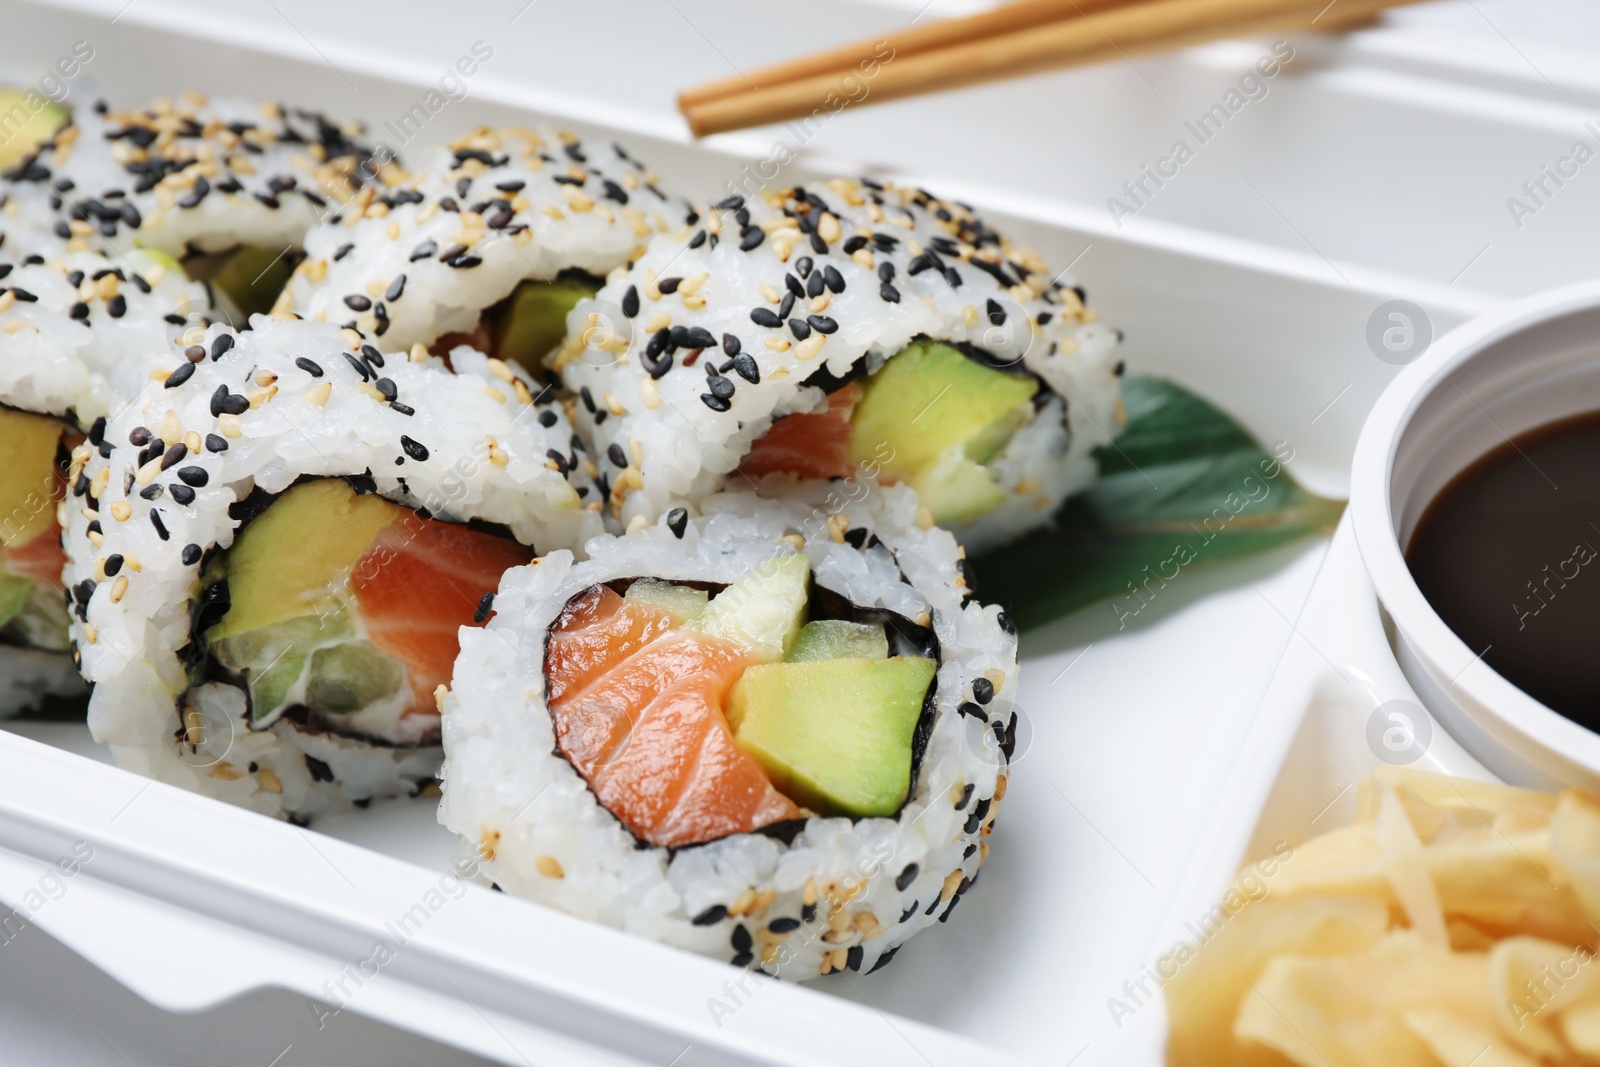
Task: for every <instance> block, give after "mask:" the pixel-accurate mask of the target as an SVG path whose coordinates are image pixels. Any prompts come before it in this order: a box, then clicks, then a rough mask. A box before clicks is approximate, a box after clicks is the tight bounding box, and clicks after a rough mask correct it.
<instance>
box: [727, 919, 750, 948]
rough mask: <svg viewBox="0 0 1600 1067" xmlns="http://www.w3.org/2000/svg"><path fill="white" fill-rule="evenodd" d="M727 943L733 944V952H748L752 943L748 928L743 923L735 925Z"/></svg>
mask: <svg viewBox="0 0 1600 1067" xmlns="http://www.w3.org/2000/svg"><path fill="white" fill-rule="evenodd" d="M728 943H729V944H731V945H732V946H733V950H734V951H735V952H749V951H750V946H751V945H752V944H753V942H752V941H751V939H750V931H749V929H747V928H746V927H745V925H744V924H743V923H740V924H739V925H737V926H735V927H734V928H733V934H732V935H731V936H730V937H729V938H728Z"/></svg>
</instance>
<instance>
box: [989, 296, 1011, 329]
mask: <svg viewBox="0 0 1600 1067" xmlns="http://www.w3.org/2000/svg"><path fill="white" fill-rule="evenodd" d="M984 309H985V310H986V311H988V312H989V325H991V326H1004V325H1005V324H1006V309H1005V308H1003V307H1001V306H1000V302H999V301H997V300H995V299H994V298H993V297H990V298H989V300H988V301H986V302H985V303H984Z"/></svg>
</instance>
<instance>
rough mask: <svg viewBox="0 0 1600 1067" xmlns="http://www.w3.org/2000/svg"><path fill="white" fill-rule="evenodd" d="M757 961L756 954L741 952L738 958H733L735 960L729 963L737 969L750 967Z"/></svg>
mask: <svg viewBox="0 0 1600 1067" xmlns="http://www.w3.org/2000/svg"><path fill="white" fill-rule="evenodd" d="M755 960H756V957H755V954H754V953H751V952H741V953H739V954H738V955H737V956H735V957H733V959H731V960H729V961H728V962H729V963H730V964H732V965H733V966H735V967H748V966H750V965H751V964H752V963H754V962H755Z"/></svg>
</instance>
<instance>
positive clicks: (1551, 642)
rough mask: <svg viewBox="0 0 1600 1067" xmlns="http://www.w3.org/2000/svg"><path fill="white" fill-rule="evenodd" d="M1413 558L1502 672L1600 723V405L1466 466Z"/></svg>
mask: <svg viewBox="0 0 1600 1067" xmlns="http://www.w3.org/2000/svg"><path fill="white" fill-rule="evenodd" d="M1406 563H1407V564H1408V565H1409V566H1410V568H1411V574H1412V576H1413V577H1414V578H1415V579H1416V581H1417V585H1418V586H1419V587H1420V588H1421V590H1422V595H1423V596H1425V597H1427V599H1428V603H1430V604H1431V605H1432V606H1433V609H1434V610H1435V611H1437V612H1438V613H1439V617H1440V618H1442V619H1443V620H1444V621H1445V624H1446V625H1448V626H1449V627H1450V629H1452V630H1454V631H1455V633H1456V635H1457V636H1458V637H1460V638H1461V640H1462V641H1464V642H1466V644H1467V645H1468V646H1469V647H1470V648H1471V649H1472V650H1473V651H1474V652H1477V653H1480V654H1481V655H1482V658H1483V660H1484V662H1486V663H1487V664H1488V665H1489V666H1490V667H1492V668H1493V669H1494V670H1495V671H1497V672H1498V673H1499V674H1500V675H1501V677H1503V678H1505V679H1506V680H1507V681H1509V682H1511V683H1512V684H1513V685H1515V686H1516V687H1517V688H1518V689H1521V690H1522V691H1523V692H1524V693H1527V694H1528V695H1529V696H1531V697H1533V698H1534V699H1535V700H1538V701H1539V702H1540V703H1542V704H1544V705H1545V706H1546V707H1549V708H1552V709H1554V710H1555V711H1558V712H1560V713H1561V714H1562V715H1565V716H1566V717H1567V718H1569V719H1571V720H1573V721H1574V722H1577V723H1580V724H1582V725H1583V726H1586V727H1588V728H1589V729H1591V730H1600V413H1590V414H1586V415H1580V416H1577V417H1574V418H1570V419H1564V420H1562V421H1560V422H1553V423H1550V424H1548V425H1545V426H1541V427H1539V428H1537V429H1534V430H1530V431H1529V432H1527V433H1525V434H1523V435H1521V436H1519V437H1517V438H1515V439H1513V440H1511V441H1508V442H1507V443H1505V444H1503V445H1501V446H1500V447H1499V448H1496V449H1495V450H1494V451H1493V452H1490V453H1489V454H1488V455H1486V456H1484V457H1483V458H1481V459H1479V460H1478V461H1476V462H1475V463H1473V464H1472V466H1470V467H1468V468H1467V469H1466V470H1464V471H1462V472H1461V473H1460V474H1458V475H1457V476H1456V477H1455V479H1454V480H1452V481H1451V482H1450V484H1449V485H1447V486H1445V488H1444V490H1443V491H1442V492H1441V493H1440V494H1439V495H1438V497H1436V498H1435V499H1434V500H1433V502H1432V503H1430V504H1429V505H1428V508H1427V510H1426V511H1425V512H1424V513H1423V515H1422V519H1421V521H1420V522H1418V524H1417V529H1416V532H1415V533H1414V534H1413V535H1412V537H1411V544H1410V546H1409V547H1408V548H1407V551H1406Z"/></svg>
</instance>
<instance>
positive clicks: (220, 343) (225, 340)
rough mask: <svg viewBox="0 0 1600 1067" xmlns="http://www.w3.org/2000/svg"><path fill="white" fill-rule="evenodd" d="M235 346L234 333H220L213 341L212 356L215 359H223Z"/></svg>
mask: <svg viewBox="0 0 1600 1067" xmlns="http://www.w3.org/2000/svg"><path fill="white" fill-rule="evenodd" d="M232 347H233V334H231V333H224V334H218V335H217V339H216V340H215V341H212V342H211V358H212V360H213V361H215V360H219V359H221V358H222V357H223V356H224V355H225V354H226V353H227V352H228V350H229V349H231V348H232Z"/></svg>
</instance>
